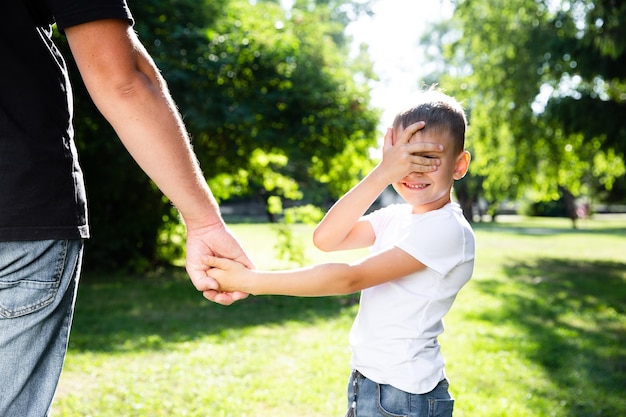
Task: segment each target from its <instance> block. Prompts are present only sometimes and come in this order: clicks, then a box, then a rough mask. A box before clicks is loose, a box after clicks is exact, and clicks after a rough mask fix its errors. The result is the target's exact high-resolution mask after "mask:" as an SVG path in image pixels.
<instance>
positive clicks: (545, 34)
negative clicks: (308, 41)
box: [423, 0, 626, 219]
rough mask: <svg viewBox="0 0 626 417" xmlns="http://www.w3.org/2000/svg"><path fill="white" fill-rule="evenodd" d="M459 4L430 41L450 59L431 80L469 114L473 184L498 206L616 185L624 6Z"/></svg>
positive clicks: (435, 52) (533, 1)
mask: <svg viewBox="0 0 626 417" xmlns="http://www.w3.org/2000/svg"><path fill="white" fill-rule="evenodd" d="M454 4H455V6H456V7H455V11H454V15H453V16H452V18H451V20H450V21H448V22H444V23H442V24H440V25H439V26H438V27H436V28H434V31H433V32H431V33H430V34H429V35H428V37H426V38H425V40H424V41H423V42H424V43H425V44H427V45H428V46H429V47H430V51H431V52H432V54H431V56H432V57H438V59H439V60H440V61H438V62H443V63H445V64H440V65H439V66H438V67H437V72H435V73H433V74H431V76H430V78H429V79H430V80H433V79H436V80H437V81H438V82H439V83H440V84H441V85H442V86H443V87H445V88H446V89H447V90H448V92H450V93H452V94H453V95H455V96H457V97H458V98H460V99H461V100H464V102H465V105H466V107H467V108H468V111H469V114H470V128H469V130H468V144H469V146H470V149H471V150H472V153H473V156H474V158H473V162H472V169H471V171H472V177H470V180H472V179H473V180H475V181H476V184H478V185H479V186H480V187H481V189H482V195H483V196H484V197H485V198H486V199H487V200H488V201H489V202H490V203H491V204H492V206H496V205H497V204H498V203H500V202H502V201H503V200H505V199H517V198H519V197H520V196H521V194H522V193H528V192H532V193H534V197H535V198H537V199H553V198H555V197H557V196H558V195H559V194H560V193H559V190H564V194H566V195H570V196H572V198H573V197H574V196H580V195H583V194H591V193H592V192H593V190H594V189H597V188H607V189H610V188H611V187H612V185H613V183H614V181H616V179H618V178H619V177H620V176H621V175H623V174H624V172H625V170H624V151H625V147H626V146H625V145H624V143H626V127H625V126H624V124H623V122H622V121H621V118H620V117H619V116H618V115H619V114H626V108H625V106H626V104H625V101H626V96H624V93H623V91H624V83H625V80H626V74H625V71H626V70H625V69H626V66H625V65H624V60H626V55H625V54H624V50H625V48H624V45H625V43H626V41H625V39H626V36H625V35H626V34H625V33H624V31H625V30H626V29H625V26H624V25H623V24H621V25H620V24H619V22H623V21H624V17H625V15H626V7H625V6H624V4H622V3H621V2H615V1H612V0H606V1H604V0H601V1H591V0H574V1H561V2H553V1H540V0H507V1H503V0H496V1H491V0H490V1H487V0H471V1H470V0H459V1H456V2H454ZM437 47H438V48H437ZM610 114H612V115H613V116H612V117H607V115H610ZM571 217H572V218H573V219H575V217H574V214H573V213H572V214H571Z"/></svg>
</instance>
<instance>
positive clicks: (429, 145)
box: [407, 142, 443, 154]
mask: <svg viewBox="0 0 626 417" xmlns="http://www.w3.org/2000/svg"><path fill="white" fill-rule="evenodd" d="M407 149H408V151H409V152H410V153H412V154H420V153H427V152H441V151H443V145H442V144H441V143H433V142H415V143H410V144H408V148H407Z"/></svg>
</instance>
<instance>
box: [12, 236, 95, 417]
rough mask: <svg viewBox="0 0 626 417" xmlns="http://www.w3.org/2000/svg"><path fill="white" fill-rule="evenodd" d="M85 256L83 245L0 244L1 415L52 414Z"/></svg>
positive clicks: (28, 416)
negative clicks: (50, 410)
mask: <svg viewBox="0 0 626 417" xmlns="http://www.w3.org/2000/svg"><path fill="white" fill-rule="evenodd" d="M82 253H83V241H82V240H42V241H32V242H0V387H1V388H0V389H1V390H2V394H0V416H20V417H31V416H32V417H42V416H46V415H47V414H48V412H49V409H50V404H51V403H52V397H53V396H54V392H55V390H56V387H57V384H58V381H59V376H60V375H61V368H62V367H63V361H64V359H65V352H66V351H67V342H68V338H69V332H70V326H71V322H72V315H73V312H74V302H75V300H76V290H77V287H78V278H79V275H80V265H81V261H82Z"/></svg>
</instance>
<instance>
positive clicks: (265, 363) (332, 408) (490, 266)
mask: <svg viewBox="0 0 626 417" xmlns="http://www.w3.org/2000/svg"><path fill="white" fill-rule="evenodd" d="M579 226H580V227H579V229H578V230H572V229H571V223H569V222H568V221H567V220H565V219H519V220H517V221H516V222H502V223H499V224H496V225H492V224H488V223H487V224H477V225H475V230H476V235H477V242H478V249H477V252H478V258H477V264H476V269H475V274H474V278H473V279H472V281H471V282H470V283H469V284H468V285H467V286H466V287H465V288H464V289H463V290H462V291H461V293H460V294H459V297H458V299H457V302H456V304H455V306H454V307H453V309H452V311H451V312H450V314H449V315H448V316H447V318H446V332H445V333H444V335H443V336H442V337H441V342H442V345H443V349H444V355H445V357H446V360H447V364H448V365H447V369H448V377H449V379H450V380H451V391H452V394H453V395H454V396H455V398H456V400H457V403H456V405H455V417H470V416H471V417H474V416H481V417H484V416H486V417H495V416H503V417H504V416H506V417H526V416H528V417H531V416H532V417H537V416H539V417H542V416H559V417H595V416H611V417H617V416H621V415H626V399H625V397H624V395H623V392H624V387H626V350H625V348H624V347H623V346H626V311H625V310H626V305H625V301H626V255H625V254H626V219H624V218H623V217H621V218H620V217H617V218H615V219H606V220H600V219H598V220H589V221H586V222H584V223H581V224H580V225H579ZM232 229H233V231H234V232H235V233H236V234H237V236H239V237H240V239H241V240H242V242H243V244H244V246H245V247H246V248H247V249H248V251H249V253H250V255H251V256H252V257H253V259H254V261H255V262H256V264H257V266H258V267H260V268H276V267H284V266H286V265H285V262H282V261H280V262H279V261H276V260H275V255H274V254H275V251H274V247H273V245H274V243H273V239H274V234H273V232H272V230H271V229H270V228H269V226H267V225H243V224H241V225H240V224H235V225H233V226H232ZM296 232H297V233H298V236H300V237H302V238H304V239H305V242H307V245H309V246H308V247H307V257H308V258H309V260H310V261H311V262H315V263H316V262H323V261H331V260H332V261H336V260H342V259H344V258H347V259H348V260H351V259H354V258H356V257H357V256H359V255H361V254H363V253H365V252H363V251H356V252H349V253H339V254H324V253H321V252H319V251H316V250H313V249H312V248H311V247H310V243H309V242H310V233H311V228H310V227H307V226H298V229H297V231H296ZM357 301H358V297H357V296H356V295H352V296H346V297H334V298H292V297H249V298H248V299H247V300H244V301H242V302H239V303H237V304H235V305H233V306H230V307H223V306H218V305H214V304H211V303H209V302H208V301H206V300H204V299H202V298H201V296H200V295H199V294H197V293H196V292H195V291H194V289H193V287H192V286H191V284H190V283H189V282H188V281H187V279H186V278H185V277H184V274H183V273H182V271H162V272H160V273H155V274H154V275H153V276H147V277H121V276H118V277H102V276H85V277H84V279H83V282H82V283H81V287H80V290H79V299H78V305H77V316H76V319H75V324H74V328H73V331H72V337H71V341H70V349H69V354H68V358H67V362H66V367H65V370H64V373H63V375H62V381H61V385H60V388H59V392H58V394H57V397H56V400H55V404H54V408H53V412H54V414H53V415H54V416H116V417H119V416H173V417H174V416H209V417H210V416H253V417H264V416H268V417H270V416H271V417H282V416H284V417H287V416H290V417H291V416H301V417H318V416H319V417H321V416H325V417H328V416H341V415H343V413H344V412H345V404H346V399H345V389H346V383H347V378H348V373H349V365H348V361H349V357H350V352H349V348H348V340H347V335H348V331H349V328H350V325H351V323H352V320H353V318H354V314H355V313H356V308H357V306H356V302H357Z"/></svg>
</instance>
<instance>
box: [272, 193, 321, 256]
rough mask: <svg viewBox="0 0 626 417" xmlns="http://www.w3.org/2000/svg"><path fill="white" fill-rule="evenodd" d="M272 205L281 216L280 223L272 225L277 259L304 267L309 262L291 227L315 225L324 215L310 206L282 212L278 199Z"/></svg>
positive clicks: (317, 208) (302, 244)
mask: <svg viewBox="0 0 626 417" xmlns="http://www.w3.org/2000/svg"><path fill="white" fill-rule="evenodd" d="M274 203H275V204H274V210H275V213H282V214H283V217H282V219H281V221H280V222H279V223H276V224H275V225H274V230H275V231H276V236H277V241H276V245H275V248H276V250H277V252H278V254H277V256H278V259H282V260H284V261H287V262H288V263H289V264H290V265H295V266H304V265H305V264H306V263H308V262H309V260H308V258H307V257H306V255H305V245H304V242H303V241H302V239H298V236H297V235H296V234H295V233H294V230H293V225H295V224H296V223H303V224H308V225H314V224H317V223H318V222H319V221H320V220H321V219H322V217H323V216H324V213H323V212H322V210H321V209H320V208H319V207H315V206H313V205H311V204H307V205H304V206H298V207H291V208H288V209H286V210H284V211H283V210H282V204H281V201H280V199H278V198H276V199H275V200H274Z"/></svg>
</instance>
